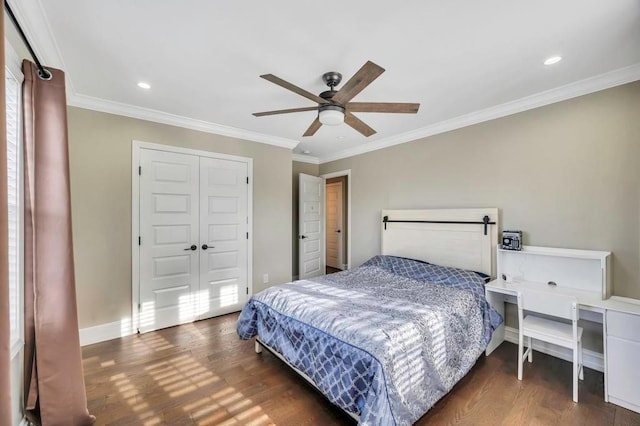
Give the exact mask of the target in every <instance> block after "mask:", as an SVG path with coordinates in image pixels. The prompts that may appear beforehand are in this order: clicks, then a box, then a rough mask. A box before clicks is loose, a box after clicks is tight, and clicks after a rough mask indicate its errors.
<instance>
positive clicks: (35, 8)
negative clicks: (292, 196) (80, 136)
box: [10, 0, 299, 149]
mask: <svg viewBox="0 0 640 426" xmlns="http://www.w3.org/2000/svg"><path fill="white" fill-rule="evenodd" d="M10 3H11V7H12V9H13V11H14V12H15V15H16V17H17V18H18V21H19V22H20V25H21V26H22V28H23V30H24V32H25V34H26V35H27V38H28V39H29V40H30V41H31V44H32V46H33V48H34V50H35V52H36V54H37V55H38V57H39V58H40V59H41V60H42V61H43V62H44V63H46V64H48V65H50V66H53V67H56V68H60V69H62V70H64V71H65V74H66V77H67V78H66V82H67V104H68V105H71V106H75V107H79V108H85V109H89V110H93V111H100V112H106V113H110V114H116V115H121V116H125V117H131V118H136V119H139V120H147V121H153V122H155V123H162V124H168V125H171V126H176V127H182V128H185V129H191V130H198V131H201V132H206V133H212V134H216V135H222V136H229V137H232V138H237V139H243V140H248V141H252V142H259V143H264V144H268V145H275V146H279V147H282V148H288V149H293V148H295V147H296V146H297V145H298V143H299V141H297V140H293V139H287V138H283V137H279V136H273V135H267V134H264V133H259V132H254V131H250V130H243V129H239V128H236V127H231V126H225V125H222V124H217V123H213V122H209V121H204V120H197V119H193V118H188V117H184V116H180V115H176V114H171V113H168V112H163V111H158V110H154V109H149V108H144V107H140V106H135V105H130V104H125V103H121V102H115V101H110V100H106V99H101V98H96V97H92V96H86V95H82V94H80V93H78V92H77V91H76V90H75V89H74V87H73V81H72V77H71V74H70V73H69V71H68V69H67V67H66V66H65V64H64V60H63V57H62V54H61V53H60V48H59V46H58V44H57V42H56V39H55V38H54V37H53V32H52V31H51V25H50V24H49V20H48V19H47V15H46V13H45V11H44V9H43V7H42V4H41V3H40V1H39V0H21V1H17V0H13V1H11V2H10ZM39 47H42V48H39Z"/></svg>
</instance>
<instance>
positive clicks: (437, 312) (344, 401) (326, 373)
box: [237, 256, 502, 425]
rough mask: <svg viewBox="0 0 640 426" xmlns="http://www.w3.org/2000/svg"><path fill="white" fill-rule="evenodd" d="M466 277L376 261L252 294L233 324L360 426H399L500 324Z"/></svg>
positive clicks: (453, 377)
mask: <svg viewBox="0 0 640 426" xmlns="http://www.w3.org/2000/svg"><path fill="white" fill-rule="evenodd" d="M483 284H484V281H483V279H482V278H481V277H480V276H479V275H477V274H475V273H473V272H469V271H463V270H459V269H455V268H443V267H440V266H436V265H430V264H427V263H423V262H417V261H413V260H409V259H401V258H396V257H389V256H376V257H374V258H372V259H371V260H369V261H368V262H367V263H365V264H364V265H362V266H360V267H358V268H355V269H351V270H348V271H344V272H340V273H337V274H332V275H327V276H325V277H321V278H316V279H313V280H309V281H297V282H295V283H291V284H282V285H277V286H273V287H271V288H269V289H267V290H264V291H262V292H260V293H258V294H256V295H254V296H253V297H252V298H251V299H250V300H249V302H248V303H247V305H246V306H245V307H244V309H243V310H242V312H241V314H240V317H239V318H238V325H237V329H238V334H239V335H240V337H241V338H243V339H249V338H251V337H253V336H255V335H258V336H259V337H260V339H261V340H262V341H264V342H265V343H266V344H267V345H269V346H270V347H271V348H273V349H275V350H276V351H278V352H279V353H280V354H282V355H283V356H284V357H285V358H286V359H287V360H288V361H289V362H290V363H291V364H292V365H294V366H295V367H296V368H298V369H299V370H301V371H302V372H304V373H305V374H306V375H307V376H309V377H310V378H311V379H312V380H313V381H314V383H315V384H316V386H317V387H318V388H319V389H320V390H321V391H322V393H323V394H324V395H325V396H326V397H327V398H328V399H329V400H330V401H331V402H333V403H334V404H336V405H338V406H339V407H341V408H342V409H344V410H345V411H348V412H350V413H354V414H356V415H359V416H360V424H362V425H409V424H412V423H413V422H415V421H416V420H417V419H419V418H420V417H421V416H422V415H423V414H424V413H426V412H427V411H428V410H429V408H431V407H432V406H433V404H435V403H436V402H437V401H438V400H439V399H440V398H441V397H442V396H444V395H445V394H446V393H447V392H448V391H449V390H450V389H451V388H452V387H453V386H454V385H455V384H456V383H457V382H458V381H459V380H460V379H461V378H462V377H463V376H464V375H465V374H466V373H467V372H468V371H469V369H470V368H471V367H472V366H473V365H474V364H475V362H476V360H477V358H478V357H479V356H480V355H481V354H482V352H483V351H484V349H485V347H486V344H487V342H488V341H489V339H490V336H491V331H492V330H493V329H495V327H497V326H498V325H499V324H500V322H501V321H502V318H501V317H500V316H499V314H497V313H496V312H495V311H493V312H492V311H491V309H490V307H489V305H488V304H487V302H486V300H485V299H484V289H483V288H484V286H483Z"/></svg>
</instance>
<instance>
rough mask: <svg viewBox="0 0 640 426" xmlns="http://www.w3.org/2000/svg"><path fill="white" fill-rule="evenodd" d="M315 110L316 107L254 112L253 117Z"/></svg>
mask: <svg viewBox="0 0 640 426" xmlns="http://www.w3.org/2000/svg"><path fill="white" fill-rule="evenodd" d="M317 110H318V107H304V108H291V109H278V110H275V111H264V112H254V113H253V115H255V116H256V117H264V116H265V115H276V114H289V113H291V112H303V111H317Z"/></svg>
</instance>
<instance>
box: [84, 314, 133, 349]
mask: <svg viewBox="0 0 640 426" xmlns="http://www.w3.org/2000/svg"><path fill="white" fill-rule="evenodd" d="M132 334H133V330H132V329H131V320H129V319H124V320H121V321H114V322H109V323H106V324H100V325H96V326H94V327H87V328H81V329H80V346H87V345H93V344H94V343H100V342H106V341H107V340H112V339H118V338H120V337H124V336H130V335H132Z"/></svg>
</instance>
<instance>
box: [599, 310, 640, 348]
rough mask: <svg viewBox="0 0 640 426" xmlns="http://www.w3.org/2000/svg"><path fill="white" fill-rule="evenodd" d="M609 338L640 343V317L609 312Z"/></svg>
mask: <svg viewBox="0 0 640 426" xmlns="http://www.w3.org/2000/svg"><path fill="white" fill-rule="evenodd" d="M607 336H615V337H620V338H622V339H627V340H632V341H634V342H640V315H633V314H625V313H622V312H615V311H607Z"/></svg>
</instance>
